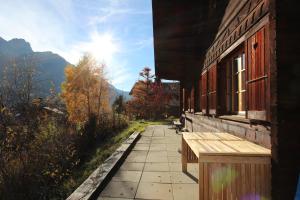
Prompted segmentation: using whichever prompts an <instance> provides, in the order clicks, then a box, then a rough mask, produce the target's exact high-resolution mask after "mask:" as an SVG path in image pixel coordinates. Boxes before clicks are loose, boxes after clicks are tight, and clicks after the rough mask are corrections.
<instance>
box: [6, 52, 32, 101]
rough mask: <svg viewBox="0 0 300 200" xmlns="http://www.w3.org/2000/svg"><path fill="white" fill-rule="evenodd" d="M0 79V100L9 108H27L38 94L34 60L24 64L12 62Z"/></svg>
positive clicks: (24, 60)
mask: <svg viewBox="0 0 300 200" xmlns="http://www.w3.org/2000/svg"><path fill="white" fill-rule="evenodd" d="M0 74H1V75H2V77H1V78H0V99H1V101H2V104H4V105H5V106H7V107H15V106H22V107H23V106H26V105H28V104H29V103H30V102H31V100H32V99H33V97H34V93H37V85H38V81H37V70H36V64H35V62H34V60H33V59H28V58H27V57H24V59H23V62H22V63H17V62H16V61H14V60H13V61H11V62H10V63H8V64H7V65H6V66H4V68H3V70H2V72H0Z"/></svg>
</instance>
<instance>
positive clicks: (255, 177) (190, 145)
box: [182, 132, 271, 200]
mask: <svg viewBox="0 0 300 200" xmlns="http://www.w3.org/2000/svg"><path fill="white" fill-rule="evenodd" d="M270 156H271V151H270V150H269V149H266V148H264V147H261V146H259V145H256V144H254V143H251V142H249V141H246V140H244V139H241V138H239V137H236V136H234V135H231V134H228V133H211V132H198V133H194V132H193V133H189V132H184V133H183V134H182V171H184V172H186V171H187V163H198V164H199V178H198V183H199V199H201V200H207V199H224V200H227V199H228V200H231V199H232V200H235V199H256V197H259V198H265V199H270V195H271V188H270V186H271V164H270V162H271V158H270Z"/></svg>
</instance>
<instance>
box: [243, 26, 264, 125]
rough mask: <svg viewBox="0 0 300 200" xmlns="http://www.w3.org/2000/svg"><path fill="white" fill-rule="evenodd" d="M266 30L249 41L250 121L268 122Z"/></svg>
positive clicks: (248, 86) (248, 83) (248, 90)
mask: <svg viewBox="0 0 300 200" xmlns="http://www.w3.org/2000/svg"><path fill="white" fill-rule="evenodd" d="M265 48H266V47H265V28H262V29H260V30H259V31H258V32H257V33H255V34H254V35H252V36H251V37H250V38H249V39H248V41H247V97H248V108H247V110H248V111H247V115H248V118H249V119H258V120H266V117H267V115H266V110H267V109H266V100H267V95H266V91H267V83H268V67H267V65H266V59H265Z"/></svg>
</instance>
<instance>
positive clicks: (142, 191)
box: [136, 183, 173, 200]
mask: <svg viewBox="0 0 300 200" xmlns="http://www.w3.org/2000/svg"><path fill="white" fill-rule="evenodd" d="M136 198H140V199H166V200H168V199H170V200H171V199H173V193H172V185H171V184H162V183H140V184H139V187H138V190H137V194H136Z"/></svg>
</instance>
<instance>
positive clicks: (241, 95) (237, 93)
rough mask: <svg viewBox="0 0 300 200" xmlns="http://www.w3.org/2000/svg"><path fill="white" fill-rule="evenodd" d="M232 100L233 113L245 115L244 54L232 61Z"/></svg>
mask: <svg viewBox="0 0 300 200" xmlns="http://www.w3.org/2000/svg"><path fill="white" fill-rule="evenodd" d="M232 67H233V73H232V76H233V77H232V80H233V83H232V84H233V88H234V91H233V94H232V95H233V97H232V98H233V99H234V105H233V106H234V111H235V112H237V113H238V114H245V110H246V101H245V100H246V98H245V97H246V80H245V71H246V69H245V53H242V54H241V55H239V56H237V57H235V58H234V59H233V64H232Z"/></svg>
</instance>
